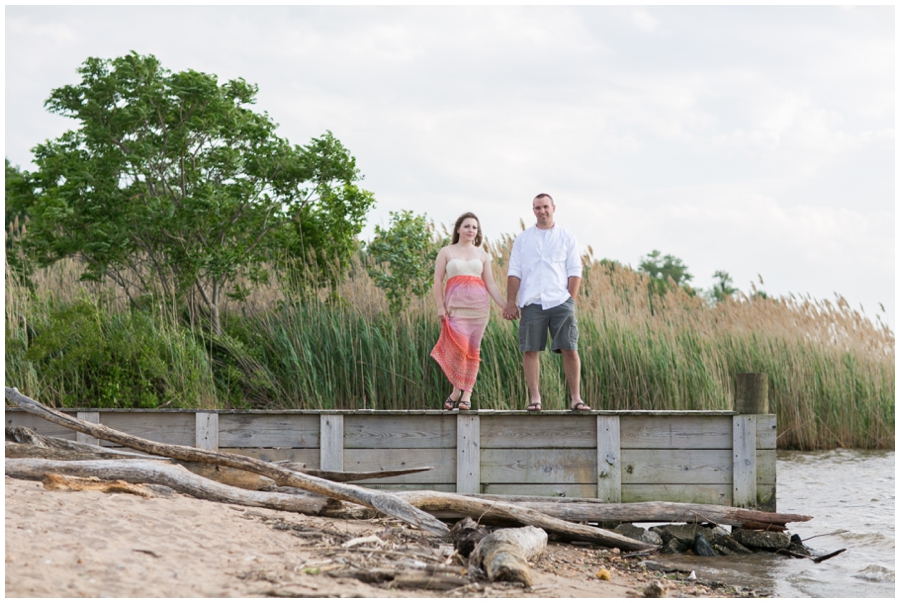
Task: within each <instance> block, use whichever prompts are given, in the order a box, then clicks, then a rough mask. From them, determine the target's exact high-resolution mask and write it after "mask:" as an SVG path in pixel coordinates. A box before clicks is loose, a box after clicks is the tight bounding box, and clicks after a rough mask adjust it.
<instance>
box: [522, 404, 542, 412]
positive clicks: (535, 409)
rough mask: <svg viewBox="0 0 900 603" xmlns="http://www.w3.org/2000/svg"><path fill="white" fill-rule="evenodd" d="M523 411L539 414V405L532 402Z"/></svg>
mask: <svg viewBox="0 0 900 603" xmlns="http://www.w3.org/2000/svg"><path fill="white" fill-rule="evenodd" d="M525 410H527V411H528V412H540V411H541V403H540V402H532V403H531V404H529V405H528V406H526V407H525Z"/></svg>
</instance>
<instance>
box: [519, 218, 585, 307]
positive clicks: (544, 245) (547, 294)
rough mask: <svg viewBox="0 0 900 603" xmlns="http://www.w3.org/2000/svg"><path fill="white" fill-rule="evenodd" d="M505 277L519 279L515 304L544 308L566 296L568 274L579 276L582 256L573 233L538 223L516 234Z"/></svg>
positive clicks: (558, 227) (563, 300)
mask: <svg viewBox="0 0 900 603" xmlns="http://www.w3.org/2000/svg"><path fill="white" fill-rule="evenodd" d="M507 276H515V277H518V278H519V280H521V281H522V283H521V285H520V286H519V294H518V296H517V297H516V305H517V306H519V307H520V308H523V307H525V306H527V305H530V304H541V308H543V309H544V310H546V309H548V308H555V307H556V306H558V305H560V304H562V303H564V302H565V301H566V300H567V299H569V297H570V295H569V288H568V284H569V277H570V276H577V277H579V278H581V257H580V256H579V255H578V244H577V242H576V240H575V235H573V234H572V233H571V232H569V231H568V230H566V229H564V228H562V227H561V226H556V225H554V226H553V228H548V229H546V230H541V229H540V228H538V227H537V225H535V226H532V227H531V228H529V229H528V230H525V231H523V232H522V233H520V234H519V236H517V237H516V241H515V242H514V243H513V248H512V252H511V253H510V256H509V271H508V272H507Z"/></svg>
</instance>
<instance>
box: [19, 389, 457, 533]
mask: <svg viewBox="0 0 900 603" xmlns="http://www.w3.org/2000/svg"><path fill="white" fill-rule="evenodd" d="M6 399H7V400H10V401H11V402H13V403H14V404H16V405H17V406H18V407H19V408H21V409H23V410H26V411H28V412H30V413H32V414H35V415H37V416H39V417H41V418H43V419H46V420H47V421H50V422H51V423H56V424H57V425H61V426H63V427H67V428H68V429H73V430H75V431H78V432H81V433H87V434H89V435H91V436H93V437H95V438H97V439H101V440H107V441H109V442H115V443H117V444H122V445H123V446H128V447H129V448H133V449H135V450H140V451H142V452H148V453H150V454H156V455H159V456H168V457H171V458H174V459H179V460H183V461H195V462H201V463H213V464H217V465H222V466H225V467H232V468H234V469H243V470H244V471H251V472H253V473H256V474H259V475H265V476H266V477H269V478H272V479H273V480H275V482H276V483H277V484H279V485H284V486H293V487H295V488H302V489H303V490H308V491H310V492H315V493H317V494H324V495H325V496H329V497H331V498H336V499H338V500H346V501H350V502H355V503H357V504H361V505H365V506H367V507H372V508H373V509H377V510H378V511H381V512H382V513H384V514H385V515H387V516H388V517H394V518H396V519H400V520H402V521H405V522H407V523H409V524H410V525H413V526H416V527H418V528H421V529H423V530H425V531H427V532H429V533H430V534H434V535H436V536H446V535H447V534H448V532H449V528H448V527H447V526H446V525H445V524H444V523H443V522H441V521H440V520H438V519H437V518H436V517H434V516H433V515H429V514H428V513H425V512H423V511H420V510H419V509H417V508H415V507H414V506H412V505H410V504H409V503H407V502H405V501H403V500H401V499H399V498H397V497H396V496H393V495H391V494H386V493H381V492H375V491H373V490H368V489H365V488H361V487H359V486H352V485H348V484H336V483H334V482H329V481H328V480H324V479H322V478H318V477H312V476H310V475H303V474H302V473H297V472H296V471H290V470H288V469H283V468H281V467H278V466H277V465H273V464H271V463H266V462H264V461H260V460H257V459H254V458H250V457H247V456H242V455H239V454H229V453H225V452H212V451H209V450H200V449H198V448H193V447H191V446H177V445H172V444H160V443H158V442H151V441H150V440H145V439H143V438H138V437H135V436H132V435H128V434H126V433H122V432H120V431H116V430H114V429H110V428H109V427H106V426H105V425H98V424H94V423H88V422H87V421H81V420H79V419H76V418H75V417H70V416H68V415H65V414H63V413H61V412H57V411H55V410H53V409H50V408H47V407H46V406H44V405H43V404H41V403H39V402H36V401H34V400H32V399H31V398H29V397H27V396H25V395H23V394H21V393H19V391H18V390H16V389H14V388H10V387H7V388H6Z"/></svg>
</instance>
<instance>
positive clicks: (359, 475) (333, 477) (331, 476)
mask: <svg viewBox="0 0 900 603" xmlns="http://www.w3.org/2000/svg"><path fill="white" fill-rule="evenodd" d="M272 464H273V465H278V466H279V467H284V468H285V469H290V470H291V471H296V472H298V473H305V474H306V475H312V476H315V477H321V478H324V479H327V480H330V481H332V482H342V483H343V482H358V481H360V480H364V479H376V478H380V477H396V476H398V475H408V474H410V473H421V472H423V471H433V470H434V467H413V468H411V469H389V470H387V471H324V470H322V469H307V468H306V466H305V465H304V463H294V462H291V461H275V462H274V463H272Z"/></svg>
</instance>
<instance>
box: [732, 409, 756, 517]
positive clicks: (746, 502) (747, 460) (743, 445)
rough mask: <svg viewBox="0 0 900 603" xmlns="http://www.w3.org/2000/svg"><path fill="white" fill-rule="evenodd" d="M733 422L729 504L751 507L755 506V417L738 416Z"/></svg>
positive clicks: (733, 418)
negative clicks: (732, 465)
mask: <svg viewBox="0 0 900 603" xmlns="http://www.w3.org/2000/svg"><path fill="white" fill-rule="evenodd" d="M732 421H734V438H733V439H734V448H733V451H732V460H733V463H734V467H733V473H732V476H731V482H732V488H733V489H732V498H731V501H732V502H731V504H732V506H735V507H744V508H747V507H753V506H754V505H755V504H756V416H755V415H738V416H735V417H732Z"/></svg>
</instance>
